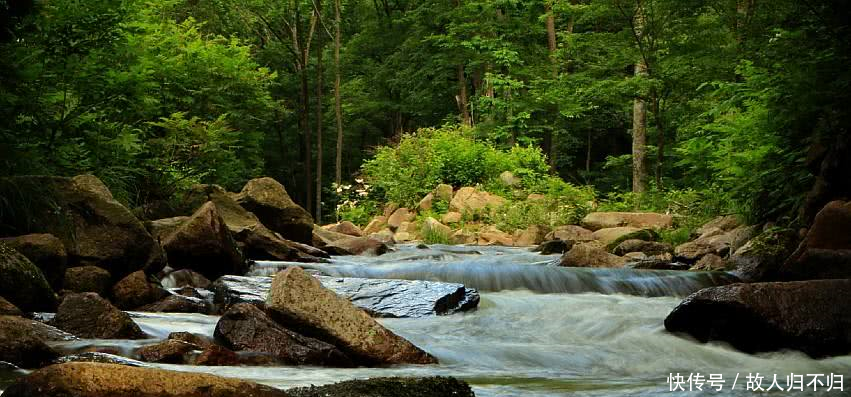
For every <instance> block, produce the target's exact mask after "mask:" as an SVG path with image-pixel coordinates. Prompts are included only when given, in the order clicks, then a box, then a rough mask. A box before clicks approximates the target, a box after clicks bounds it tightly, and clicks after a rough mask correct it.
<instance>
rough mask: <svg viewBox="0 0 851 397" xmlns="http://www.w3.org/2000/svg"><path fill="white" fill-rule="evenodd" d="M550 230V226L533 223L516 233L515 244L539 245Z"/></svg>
mask: <svg viewBox="0 0 851 397" xmlns="http://www.w3.org/2000/svg"><path fill="white" fill-rule="evenodd" d="M548 232H549V230H548V228H546V227H544V226H540V225H531V226H529V227H527V228H526V229H524V230H520V231H519V233H516V234H515V236H514V245H515V246H517V247H531V246H533V245H538V244H540V243H542V242H543V241H544V237H546V235H547V233H548Z"/></svg>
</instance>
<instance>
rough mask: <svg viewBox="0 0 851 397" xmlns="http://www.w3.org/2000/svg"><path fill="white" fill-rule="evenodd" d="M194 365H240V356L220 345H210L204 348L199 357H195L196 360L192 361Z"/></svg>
mask: <svg viewBox="0 0 851 397" xmlns="http://www.w3.org/2000/svg"><path fill="white" fill-rule="evenodd" d="M192 364H193V365H202V366H210V367H213V366H230V367H233V366H237V365H240V364H241V362H240V359H239V356H238V355H237V354H236V353H234V352H233V350H230V349H228V348H225V347H222V346H219V345H211V346H210V347H208V348H206V349H204V351H203V352H201V354H199V355H198V357H195V360H194V361H193V362H192Z"/></svg>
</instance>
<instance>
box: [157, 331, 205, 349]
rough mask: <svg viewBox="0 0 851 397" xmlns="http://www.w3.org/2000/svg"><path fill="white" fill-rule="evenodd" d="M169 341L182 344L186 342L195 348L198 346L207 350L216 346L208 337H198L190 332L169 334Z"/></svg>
mask: <svg viewBox="0 0 851 397" xmlns="http://www.w3.org/2000/svg"><path fill="white" fill-rule="evenodd" d="M166 339H167V340H177V341H181V342H186V343H189V344H192V345H195V346H198V347H200V348H202V349H207V348H209V347H210V346H213V345H215V344H214V343H213V341H212V340H210V339H208V338H207V337H204V336H201V335H196V334H193V333H190V332H172V333H170V334H168V338H166Z"/></svg>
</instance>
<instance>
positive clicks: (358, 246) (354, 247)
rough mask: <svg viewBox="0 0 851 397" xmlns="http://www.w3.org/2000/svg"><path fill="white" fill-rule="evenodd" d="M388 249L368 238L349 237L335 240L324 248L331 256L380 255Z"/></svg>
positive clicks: (384, 245) (385, 245) (379, 242)
mask: <svg viewBox="0 0 851 397" xmlns="http://www.w3.org/2000/svg"><path fill="white" fill-rule="evenodd" d="M389 249H390V248H389V247H387V244H384V243H382V242H381V241H379V240H376V239H373V238H370V237H351V236H346V238H344V239H341V240H337V241H334V242H332V243H331V244H328V245H326V246H325V250H326V251H328V252H329V253H331V254H333V255H382V254H384V253H386V252H387V251H388V250H389Z"/></svg>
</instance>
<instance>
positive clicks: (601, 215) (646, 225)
mask: <svg viewBox="0 0 851 397" xmlns="http://www.w3.org/2000/svg"><path fill="white" fill-rule="evenodd" d="M673 223H674V218H673V217H672V216H671V215H667V214H657V213H653V212H592V213H590V214H588V215H586V216H585V218H583V219H582V226H585V227H587V228H588V229H591V230H595V231H596V230H599V229H608V228H613V227H621V226H629V227H633V228H636V229H668V228H670V227H671V226H673Z"/></svg>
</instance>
